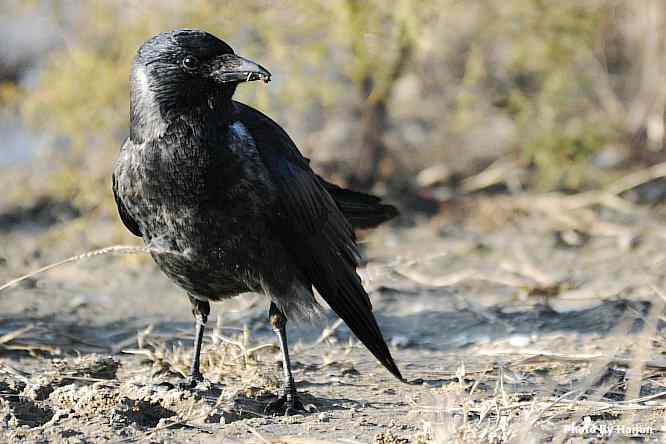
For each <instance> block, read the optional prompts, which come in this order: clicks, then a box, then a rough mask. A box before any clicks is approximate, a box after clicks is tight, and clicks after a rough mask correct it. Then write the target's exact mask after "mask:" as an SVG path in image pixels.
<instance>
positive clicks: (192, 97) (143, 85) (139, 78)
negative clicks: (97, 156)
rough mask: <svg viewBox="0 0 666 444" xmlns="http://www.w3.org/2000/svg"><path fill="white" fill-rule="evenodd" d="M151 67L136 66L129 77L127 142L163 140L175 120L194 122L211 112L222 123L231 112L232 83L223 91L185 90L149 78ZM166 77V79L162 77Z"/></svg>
mask: <svg viewBox="0 0 666 444" xmlns="http://www.w3.org/2000/svg"><path fill="white" fill-rule="evenodd" d="M149 69H150V68H149V67H148V66H146V65H141V64H135V66H133V67H132V74H131V78H130V139H131V140H132V141H133V142H135V143H143V142H146V141H149V140H155V139H159V138H160V137H162V136H163V135H164V134H165V133H166V132H167V129H168V127H169V124H170V123H171V122H173V121H174V120H176V119H180V118H183V119H185V120H192V121H195V120H197V119H202V118H205V117H208V116H210V113H214V114H215V117H216V119H217V120H220V121H224V120H226V119H225V116H226V114H228V113H230V112H231V111H232V109H233V105H232V100H231V98H232V96H233V94H234V92H235V90H236V85H235V84H230V85H228V86H226V87H224V88H211V89H208V90H204V91H202V90H201V89H196V90H194V89H188V88H187V87H186V86H185V85H183V84H180V83H178V82H169V81H168V80H166V79H164V78H163V79H161V80H160V82H155V80H154V79H152V78H151V73H150V72H148V70H149ZM163 77H166V78H168V75H167V76H163Z"/></svg>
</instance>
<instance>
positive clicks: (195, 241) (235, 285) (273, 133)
mask: <svg viewBox="0 0 666 444" xmlns="http://www.w3.org/2000/svg"><path fill="white" fill-rule="evenodd" d="M270 78H271V74H270V73H269V72H268V71H267V70H266V69H265V68H263V67H262V66H260V65H258V64H256V63H254V62H252V61H250V60H247V59H244V58H242V57H239V56H238V55H236V54H235V53H234V51H233V49H231V47H229V45H227V44H226V43H225V42H223V41H222V40H220V39H218V38H216V37H215V36H213V35H211V34H208V33H206V32H203V31H199V30H192V29H181V30H177V31H173V32H167V33H162V34H159V35H157V36H155V37H153V38H151V39H150V40H148V41H147V42H146V43H144V44H143V46H141V48H140V49H139V50H138V52H137V55H136V58H135V59H134V63H133V65H132V72H131V77H130V136H129V138H128V139H127V140H126V141H125V143H124V144H123V146H122V148H121V150H120V154H119V156H118V159H117V160H116V162H115V164H114V168H113V192H114V196H115V199H116V204H117V206H118V211H119V213H120V218H121V219H122V221H123V222H124V224H125V225H126V226H127V228H128V229H129V230H130V231H131V232H132V233H134V234H135V235H137V236H140V237H142V238H143V240H144V242H145V244H146V245H148V246H149V247H151V254H152V256H153V258H154V260H155V262H156V263H157V264H158V265H159V267H160V268H161V269H162V271H163V272H164V273H165V274H166V275H167V276H168V277H169V278H170V279H172V280H173V281H175V282H176V283H177V284H178V285H179V286H181V287H182V288H183V289H185V291H186V292H187V294H188V296H189V299H190V302H191V303H192V313H193V314H194V317H195V320H196V333H195V346H194V356H193V359H192V374H191V379H190V381H189V382H190V383H191V384H192V385H194V384H196V382H197V381H199V380H202V379H203V378H202V376H201V373H200V372H199V354H200V351H201V342H202V336H203V330H204V327H205V324H206V320H207V318H208V314H209V312H210V305H209V302H210V301H217V300H221V299H226V298H230V297H233V296H235V295H237V294H239V293H243V292H259V293H264V294H265V295H267V296H268V297H269V298H270V300H271V304H270V310H269V318H270V323H271V325H272V327H273V330H274V331H275V332H276V334H277V336H278V339H279V341H280V348H281V350H282V354H283V361H282V362H283V368H284V378H285V381H284V387H283V388H282V391H281V394H280V395H279V396H278V400H277V401H275V402H274V403H272V404H271V405H270V406H269V408H270V409H271V411H274V412H275V411H284V413H286V414H289V413H292V412H293V411H294V410H299V409H302V408H303V406H302V404H301V403H300V401H299V400H298V397H297V393H296V387H295V385H294V379H293V377H292V374H291V369H290V362H289V354H288V350H287V336H286V329H285V326H286V323H287V317H289V316H297V315H299V314H300V315H308V314H310V313H312V312H313V311H315V310H316V307H317V302H316V301H315V298H314V293H313V287H314V288H316V289H317V291H318V292H319V294H320V295H321V296H322V297H323V299H324V300H325V301H326V302H327V303H328V305H329V306H330V307H331V308H332V309H333V310H334V311H335V312H336V313H337V314H338V315H339V316H340V317H341V318H342V319H343V320H344V321H345V322H346V323H347V325H348V326H349V328H350V329H351V331H352V332H353V333H354V334H355V335H356V336H357V337H358V338H359V339H360V340H361V341H362V342H363V344H365V346H366V347H367V348H368V349H369V350H370V352H371V353H372V354H373V355H374V356H375V357H376V358H377V359H378V360H379V362H381V363H382V364H383V365H384V367H386V369H387V370H388V371H389V372H391V374H393V375H394V376H395V377H397V378H399V379H401V380H402V376H401V374H400V371H399V370H398V367H397V366H396V364H395V362H394V361H393V358H392V357H391V353H390V352H389V350H388V347H387V346H386V343H385V342H384V339H383V337H382V334H381V332H380V330H379V326H378V325H377V321H376V320H375V318H374V316H373V314H372V308H371V304H370V299H369V298H368V295H367V293H366V292H365V290H364V289H363V286H362V285H361V279H360V278H359V276H358V274H357V273H356V268H357V267H358V264H359V262H358V261H359V253H358V247H357V245H356V238H355V235H354V231H353V229H354V228H369V227H373V226H376V225H378V224H380V223H382V222H384V221H386V220H388V219H391V218H392V217H394V216H395V215H396V214H397V210H396V209H395V208H394V207H393V206H390V205H385V204H382V203H381V202H380V199H379V198H377V197H375V196H370V195H367V194H363V193H359V192H355V191H351V190H346V189H343V188H341V187H338V186H336V185H333V184H330V183H328V182H326V181H325V180H324V179H322V178H321V177H319V176H318V175H316V174H315V173H314V172H313V171H312V169H311V168H310V165H309V160H308V159H306V158H305V157H303V156H302V155H301V153H300V152H299V150H298V148H297V147H296V145H295V144H294V142H293V141H292V140H291V139H290V138H289V136H288V135H287V133H286V132H285V131H284V130H283V129H282V128H281V127H280V126H279V125H278V124H277V123H275V122H274V121H272V120H271V119H270V118H268V117H267V116H265V115H264V114H262V113H260V112H259V111H257V110H255V109H253V108H251V107H249V106H247V105H244V104H242V103H240V102H236V101H234V100H232V96H233V95H234V92H235V90H236V87H237V86H238V84H239V83H241V82H248V81H253V80H263V81H265V82H268V81H269V80H270Z"/></svg>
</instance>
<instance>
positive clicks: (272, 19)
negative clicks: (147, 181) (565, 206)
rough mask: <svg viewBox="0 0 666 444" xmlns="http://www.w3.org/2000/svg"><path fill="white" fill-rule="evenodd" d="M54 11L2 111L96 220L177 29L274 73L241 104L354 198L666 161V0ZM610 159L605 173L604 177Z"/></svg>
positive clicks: (570, 179) (211, 0)
mask: <svg viewBox="0 0 666 444" xmlns="http://www.w3.org/2000/svg"><path fill="white" fill-rule="evenodd" d="M50 4H51V6H50V13H51V15H52V17H53V20H55V21H56V22H57V23H58V26H59V27H60V29H61V30H62V35H63V44H62V45H61V46H59V47H58V48H56V49H54V50H51V51H49V52H48V54H46V55H45V58H44V60H42V61H41V62H40V63H41V64H42V66H43V68H42V69H41V73H40V75H39V76H38V79H37V81H36V82H32V83H30V84H27V85H24V86H18V85H15V84H3V85H0V104H2V106H4V107H6V108H8V109H16V110H17V111H18V112H20V113H21V114H22V115H23V116H24V117H25V118H26V119H27V120H28V121H29V122H30V124H31V125H34V126H35V127H36V128H39V129H42V130H45V131H47V132H48V133H49V134H51V135H53V136H55V137H57V138H59V139H60V140H65V141H66V143H67V144H68V146H69V147H70V148H71V149H70V150H68V151H67V153H68V154H67V156H66V158H65V159H62V158H60V157H59V158H57V159H55V160H51V162H56V163H57V165H58V166H59V168H56V169H54V173H53V174H52V175H51V179H50V180H49V185H48V193H53V194H55V195H59V196H63V197H66V198H70V199H74V200H75V201H76V203H77V205H79V206H80V207H82V208H84V209H95V208H104V209H105V210H104V211H107V210H108V209H109V208H111V209H112V208H113V205H112V204H111V200H110V199H111V196H110V192H109V174H110V169H111V162H112V160H113V158H114V157H115V155H116V153H117V151H118V149H119V146H120V144H121V142H122V140H123V138H124V136H125V135H126V133H127V125H128V102H129V101H128V76H129V70H130V65H131V62H132V58H133V56H134V54H135V52H136V49H137V48H138V47H139V46H140V45H141V43H142V42H143V41H145V40H147V39H148V38H150V37H151V36H152V35H154V34H156V33H158V32H161V31H165V30H170V29H175V28H182V27H196V28H201V29H205V30H207V31H209V32H211V33H213V34H215V35H217V36H219V37H221V38H223V39H224V40H226V41H227V42H229V43H230V44H231V45H232V46H233V47H234V48H235V49H236V51H237V52H239V53H240V54H242V55H245V56H247V57H250V58H253V59H256V60H257V61H259V62H260V63H261V64H262V65H264V66H266V67H268V68H269V69H270V70H271V71H272V72H273V74H274V82H272V83H271V84H270V85H269V86H268V87H264V86H263V85H258V84H251V85H243V86H242V87H241V88H240V89H239V94H238V96H237V98H238V99H239V100H241V101H244V102H246V103H249V104H251V105H253V106H256V107H258V108H259V109H261V110H263V111H265V112H267V113H268V114H270V115H271V116H272V117H274V118H275V119H276V120H277V121H278V122H279V123H281V124H282V125H283V126H284V127H285V128H286V129H287V131H288V132H289V133H290V134H291V135H292V136H293V137H294V139H295V140H296V142H297V144H298V145H299V146H300V147H301V149H302V151H304V153H305V154H306V155H307V156H309V157H311V158H312V160H313V163H314V164H315V165H316V167H317V168H319V169H321V170H323V172H324V173H325V174H327V175H329V176H333V177H335V178H337V179H339V180H341V181H346V182H348V183H352V184H354V185H356V186H359V187H363V188H373V187H374V188H375V190H376V191H377V190H379V191H381V190H382V189H383V190H388V191H390V190H391V188H395V189H405V188H413V187H415V186H416V184H414V183H413V182H414V180H413V178H414V177H415V175H416V174H417V173H418V172H419V171H421V170H423V169H424V168H427V167H430V166H432V165H435V164H445V165H449V166H450V170H453V171H457V172H462V173H463V174H464V173H465V172H466V171H467V172H474V171H477V170H478V168H480V167H482V166H483V165H487V164H488V163H489V162H490V161H492V160H494V159H496V158H498V157H504V156H507V157H511V158H514V159H515V160H516V161H517V162H518V163H519V164H520V165H522V166H524V167H526V168H529V169H530V171H532V172H533V174H532V175H530V180H529V182H528V183H526V184H525V186H534V187H538V188H541V189H581V188H586V187H594V186H599V185H600V184H602V183H603V182H604V180H606V179H607V178H608V177H612V176H613V175H614V174H615V173H616V170H617V169H618V168H623V167H626V166H630V164H631V162H632V160H633V159H650V161H652V162H654V161H658V160H659V159H660V158H661V157H663V156H662V154H661V153H662V152H663V149H664V147H663V140H664V139H663V133H664V118H663V117H664V102H665V99H666V92H665V87H664V81H663V80H664V70H665V63H666V48H665V46H666V44H665V40H666V39H665V36H666V33H665V28H666V24H665V22H666V18H665V17H666V12H665V11H666V8H665V6H666V2H665V1H664V0H645V1H641V2H629V1H626V2H622V1H611V0H594V1H592V0H591V1H584V2H581V1H573V0H563V1H559V2H549V1H546V0H509V1H502V0H479V1H476V2H464V1H460V0H422V1H417V0H396V1H394V2H383V1H380V0H369V1H360V0H332V1H327V2H323V1H322V2H310V1H305V0H294V1H291V2H272V1H260V0H248V1H240V0H228V1H221V0H219V1H218V0H195V1H190V2H164V1H157V0H150V1H144V2H131V1H112V0H97V1H90V2H80V3H77V4H76V5H77V6H76V8H73V7H72V3H71V2H67V1H64V0H63V1H58V0H54V1H53V2H51V3H50ZM29 7H30V6H25V7H24V8H23V9H25V8H29ZM16 13H17V14H20V13H24V11H17V12H16ZM605 152H610V153H611V154H614V157H613V158H614V159H618V160H617V161H614V162H611V163H612V165H610V167H609V166H608V165H606V164H604V165H601V166H600V165H596V164H595V159H598V157H599V156H600V155H601V154H603V153H605ZM643 152H646V153H651V154H650V155H649V156H645V155H642V154H641V153H643ZM59 153H62V151H59ZM60 156H61V154H60ZM480 165H481V166H480ZM442 180H443V181H446V178H442Z"/></svg>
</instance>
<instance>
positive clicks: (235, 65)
mask: <svg viewBox="0 0 666 444" xmlns="http://www.w3.org/2000/svg"><path fill="white" fill-rule="evenodd" d="M210 75H211V77H212V78H213V79H215V81H217V82H219V83H231V82H251V81H253V80H263V81H264V82H266V83H268V82H270V80H271V73H270V72H268V70H267V69H266V68H264V67H263V66H261V65H259V64H258V63H254V62H253V61H252V60H248V59H244V58H243V57H240V56H237V55H235V54H224V55H222V56H220V57H217V58H216V59H215V60H214V61H213V64H212V71H211V74H210Z"/></svg>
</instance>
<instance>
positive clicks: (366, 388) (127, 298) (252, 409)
mask: <svg viewBox="0 0 666 444" xmlns="http://www.w3.org/2000/svg"><path fill="white" fill-rule="evenodd" d="M6 220H8V219H6ZM12 220H13V219H12ZM23 222H25V221H23ZM23 222H22V223H14V224H13V225H12V224H9V225H8V226H6V227H5V228H3V229H0V285H2V283H3V282H6V281H9V280H10V279H12V278H14V277H16V276H19V275H21V274H23V273H26V272H27V271H30V270H34V269H37V268H39V267H40V266H43V265H46V264H49V263H52V262H56V261H57V260H59V259H62V258H64V257H67V256H71V255H74V254H77V253H79V252H81V251H83V250H84V249H89V248H97V247H103V246H106V245H111V244H112V243H116V241H117V238H116V237H114V236H116V235H115V234H110V233H115V232H117V230H118V227H117V224H118V222H117V221H115V220H109V221H105V220H101V221H95V223H94V224H91V223H87V221H86V220H85V219H70V220H67V221H64V222H57V220H56V221H55V222H54V223H53V224H51V225H49V226H48V227H45V226H41V225H39V224H26V223H23ZM52 222H53V221H52ZM665 223H666V216H664V214H663V213H662V212H661V211H660V210H659V209H654V208H652V209H651V208H647V207H645V206H636V205H634V204H631V203H629V202H628V201H627V200H625V199H619V198H614V197H609V196H602V195H577V196H563V195H547V196H545V195H522V196H513V197H511V196H493V197H484V196H477V197H473V198H469V199H466V200H465V201H464V202H463V203H458V204H454V205H450V206H447V207H445V208H443V211H442V216H438V217H436V218H434V219H430V220H425V219H423V220H419V219H418V218H417V219H415V220H412V221H407V223H403V224H402V225H396V226H393V227H386V228H382V229H380V230H379V231H377V232H375V233H373V234H371V235H370V236H368V237H366V238H365V241H364V245H365V250H366V251H367V257H368V258H369V259H368V263H367V266H366V267H364V269H363V270H362V273H363V276H364V281H365V283H366V287H367V288H368V290H369V291H370V294H371V298H372V300H373V304H374V307H375V312H376V315H377V317H378V319H379V322H380V325H381V326H382V329H383V331H384V334H385V337H386V338H387V340H388V341H389V343H390V344H391V348H392V350H393V353H394V356H395V358H396V361H397V362H398V363H399V365H400V367H401V368H402V370H403V374H404V375H405V377H406V379H407V381H408V383H400V382H399V381H396V380H394V379H392V378H391V376H390V375H389V374H388V373H387V372H386V371H385V370H384V369H383V368H381V367H380V366H379V365H377V363H376V362H375V361H374V359H373V358H372V357H371V356H370V354H369V353H368V352H367V351H366V350H365V349H364V348H363V347H362V346H361V345H360V344H359V343H358V342H357V341H356V339H355V338H353V337H351V336H350V334H349V331H348V330H347V328H346V327H345V326H344V325H340V324H339V323H337V322H336V318H335V317H334V316H332V315H329V316H328V317H323V318H322V319H319V320H317V321H316V322H314V323H313V324H308V323H301V324H296V323H290V324H289V336H290V342H291V345H292V351H293V352H292V354H293V358H294V361H295V377H296V381H297V384H298V387H299V389H300V390H301V392H302V393H303V399H304V401H305V403H306V404H309V407H310V409H311V410H312V412H311V413H308V414H306V415H298V416H293V417H268V416H266V415H264V414H263V407H264V405H265V403H266V402H268V401H270V399H271V397H272V396H273V393H274V392H275V390H276V388H277V386H278V382H279V375H280V370H279V353H278V350H277V348H276V341H275V340H274V338H273V336H272V333H271V331H270V329H269V328H268V325H267V322H266V320H267V319H266V318H267V302H266V300H264V299H263V298H261V297H258V296H256V295H243V296H242V297H239V298H236V299H234V300H232V301H228V302H225V303H223V304H216V305H214V306H213V314H212V317H211V322H209V329H208V330H207V336H206V343H205V346H204V358H203V370H204V374H205V376H206V378H207V382H206V383H203V384H200V385H199V386H198V387H197V388H196V389H195V390H194V391H192V392H186V391H181V390H178V389H175V388H173V386H172V383H173V382H175V381H177V380H178V378H180V377H181V376H182V375H183V373H184V372H186V371H187V365H188V361H189V354H190V351H191V344H192V342H191V341H192V331H191V328H192V326H191V324H192V320H191V315H190V313H189V310H190V309H189V303H188V301H187V299H186V298H185V297H184V296H183V294H182V293H181V292H180V291H179V290H178V289H177V288H176V287H174V286H173V285H172V284H170V283H169V282H168V281H167V280H166V278H164V277H163V276H162V275H161V274H160V273H159V272H158V271H157V270H156V269H155V267H154V266H153V265H152V264H151V262H150V260H149V259H146V258H145V257H143V256H139V255H132V256H121V257H119V256H112V255H104V256H99V257H94V258H90V259H87V260H82V261H78V262H75V263H70V264H67V265H64V266H62V267H58V268H55V269H53V270H51V271H49V272H47V273H42V274H39V275H35V276H33V277H31V278H29V279H26V280H24V281H22V282H20V283H19V284H17V285H14V286H11V287H10V288H6V289H4V290H1V291H0V313H1V314H0V441H2V442H68V443H79V442H82V443H83V442H86V443H97V442H259V443H266V442H271V443H274V442H295V443H298V442H344V443H356V442H363V443H366V442H376V443H407V442H413V443H427V442H442V443H444V442H521V443H522V442H550V441H555V442H605V441H608V440H612V441H614V442H624V441H626V440H629V439H634V440H637V441H642V440H648V441H654V442H661V440H662V439H663V438H664V437H665V436H666V434H664V430H666V429H665V423H664V414H665V412H666V356H664V353H665V352H666V340H665V338H664V325H665V324H664V318H663V316H664V304H665V303H666V296H664V294H662V289H666V285H665V283H664V279H663V278H664V277H666V263H665V260H666V236H665V235H666V231H664V229H663V228H664V226H666V225H665Z"/></svg>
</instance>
